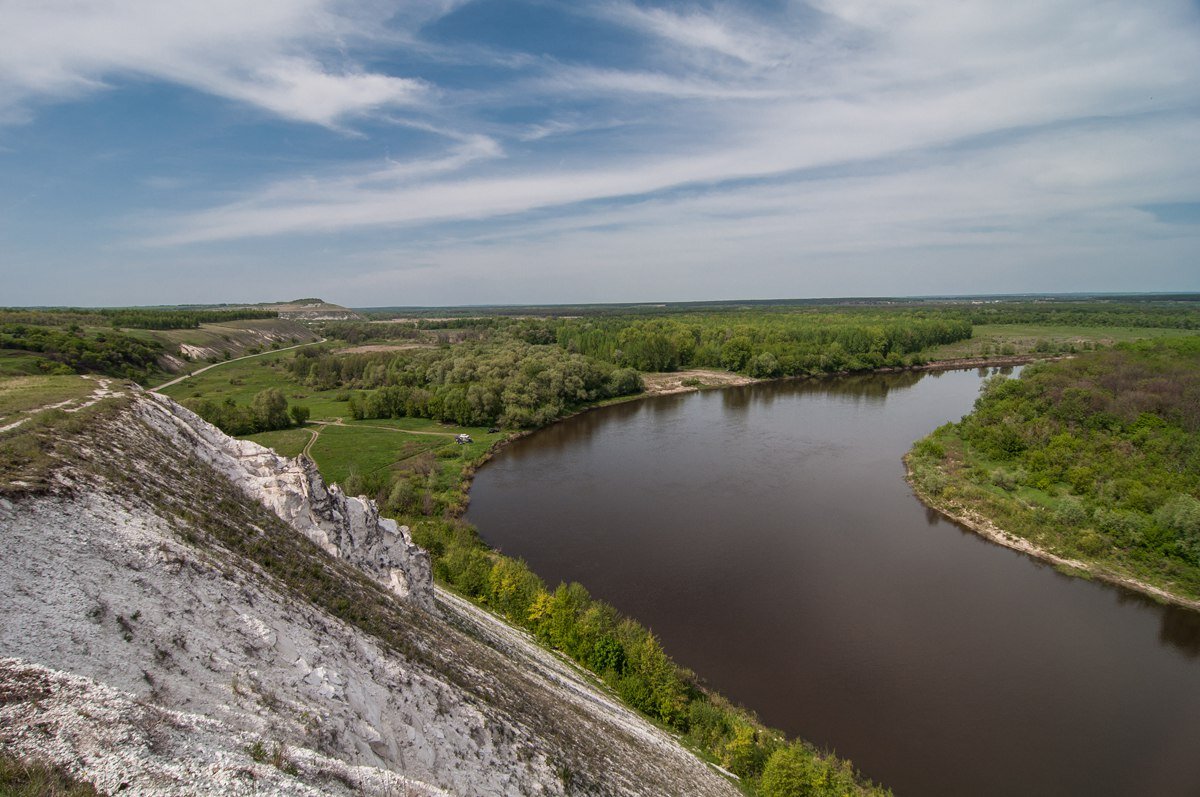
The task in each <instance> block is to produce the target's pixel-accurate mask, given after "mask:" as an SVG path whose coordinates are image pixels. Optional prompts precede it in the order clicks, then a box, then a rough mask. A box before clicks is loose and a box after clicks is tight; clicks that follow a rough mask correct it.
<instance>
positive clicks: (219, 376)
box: [162, 351, 350, 420]
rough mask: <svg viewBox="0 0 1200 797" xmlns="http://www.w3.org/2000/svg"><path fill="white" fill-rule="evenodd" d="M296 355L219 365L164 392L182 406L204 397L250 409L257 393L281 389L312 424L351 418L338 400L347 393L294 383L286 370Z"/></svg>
mask: <svg viewBox="0 0 1200 797" xmlns="http://www.w3.org/2000/svg"><path fill="white" fill-rule="evenodd" d="M292 354H293V352H290V351H283V352H271V353H269V354H264V355H262V356H261V357H252V358H250V359H248V360H239V361H237V362H229V363H225V364H222V365H218V366H217V367H216V368H211V369H209V370H207V371H205V372H204V373H202V374H197V375H195V376H191V377H188V378H187V379H185V380H184V381H182V382H180V383H179V384H177V385H172V386H171V387H169V388H166V389H164V390H163V391H162V392H163V393H165V394H166V395H168V396H170V397H171V398H173V399H175V400H176V401H180V402H186V401H187V400H188V399H189V398H198V397H201V396H203V397H204V398H210V399H215V400H216V401H224V400H225V399H227V398H232V399H233V400H234V401H235V402H236V403H237V404H240V405H246V404H249V403H250V401H251V399H253V398H254V396H255V395H256V394H257V393H259V392H261V391H263V390H266V389H267V388H271V387H277V388H279V389H280V390H282V391H283V394H284V396H285V397H286V398H287V400H288V403H289V404H301V405H303V406H305V407H308V408H309V410H310V411H311V413H312V415H311V416H310V417H311V418H312V420H336V419H338V418H348V417H349V416H350V406H349V404H348V403H347V402H345V401H338V400H337V397H338V396H339V395H346V391H345V390H324V391H320V390H310V389H309V388H307V387H305V386H303V385H301V384H298V383H297V382H296V381H294V380H293V379H292V377H291V374H289V373H288V372H287V370H286V366H285V363H286V362H287V360H289V359H290V358H291V357H292Z"/></svg>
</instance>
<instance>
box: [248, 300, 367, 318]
mask: <svg viewBox="0 0 1200 797" xmlns="http://www.w3.org/2000/svg"><path fill="white" fill-rule="evenodd" d="M247 306H248V307H256V308H257V307H261V308H263V309H264V310H265V309H271V310H278V311H279V317H280V318H290V319H293V320H296V321H357V320H359V319H361V318H362V316H361V315H360V314H358V313H356V312H354V311H353V310H351V309H350V308H348V307H342V306H341V305H340V304H331V303H330V302H327V301H325V300H323V299H293V300H292V301H290V302H268V303H264V304H255V305H247Z"/></svg>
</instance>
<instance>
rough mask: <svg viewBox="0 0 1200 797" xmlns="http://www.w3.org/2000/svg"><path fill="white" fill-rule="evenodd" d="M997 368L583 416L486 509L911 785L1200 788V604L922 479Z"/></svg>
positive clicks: (703, 396) (483, 481) (885, 773)
mask: <svg viewBox="0 0 1200 797" xmlns="http://www.w3.org/2000/svg"><path fill="white" fill-rule="evenodd" d="M983 375H984V374H983V372H982V371H974V370H972V371H953V372H943V373H929V374H924V375H922V374H911V373H909V374H893V375H875V376H869V377H852V378H844V379H831V380H821V381H791V382H778V383H771V384H762V385H752V386H749V387H745V388H729V389H725V390H721V391H711V392H704V393H691V394H685V395H678V396H664V397H660V398H654V399H647V400H644V401H639V402H634V403H629V404H622V405H616V406H613V407H609V408H605V409H602V410H597V411H593V412H588V413H584V414H582V415H579V416H576V417H574V418H571V419H569V420H567V421H565V422H563V423H560V424H556V425H554V426H552V427H549V428H547V429H544V430H542V431H540V432H538V433H536V434H534V435H531V436H529V437H527V438H524V439H522V440H518V441H516V442H515V443H514V444H513V445H511V446H509V447H508V448H507V449H505V450H504V451H503V452H501V454H500V455H499V456H498V457H497V458H496V459H495V460H493V461H492V462H491V463H489V464H488V465H487V466H485V467H484V468H483V469H482V470H481V471H480V472H479V474H478V475H477V476H476V479H475V483H474V486H473V487H472V490H471V509H470V513H469V519H470V520H471V521H472V522H474V523H475V524H476V525H477V526H478V527H479V529H480V532H481V533H482V535H483V536H484V538H485V539H486V540H487V541H488V542H489V543H491V544H493V545H495V546H497V547H499V548H500V549H501V550H503V551H504V552H505V553H508V554H510V555H513V556H519V557H522V558H524V559H525V560H526V561H528V562H529V564H530V566H531V567H532V568H533V569H534V570H535V571H536V572H537V573H538V574H539V575H541V576H542V577H543V578H544V579H546V580H547V581H548V582H550V583H552V584H553V583H556V582H557V581H559V580H576V581H580V582H582V583H583V584H584V585H585V586H587V587H588V589H589V590H590V591H591V592H592V594H593V595H595V596H597V597H600V598H603V599H604V600H607V601H609V602H610V603H612V604H614V605H615V606H617V607H618V608H619V609H621V610H622V611H623V612H625V613H627V614H629V615H631V616H633V617H636V618H637V619H638V620H640V621H641V622H643V623H644V624H646V625H648V626H649V627H650V628H652V629H653V630H654V632H655V633H657V634H658V635H660V636H661V638H662V640H663V643H664V645H665V647H666V649H667V650H668V651H669V652H670V653H671V654H672V656H674V657H675V659H676V660H677V661H679V662H681V663H683V664H684V665H686V666H688V667H690V668H691V669H693V670H695V671H696V672H697V673H698V674H699V675H700V676H702V677H703V678H704V679H706V680H707V681H708V682H709V683H710V684H711V685H712V686H714V687H715V688H716V689H718V690H719V691H721V692H723V693H724V694H726V695H727V696H729V697H731V698H732V699H733V700H735V701H737V702H740V703H742V704H744V705H746V706H748V707H750V708H752V709H753V710H755V711H756V712H757V713H758V714H759V715H760V716H761V717H762V719H763V720H764V721H765V722H766V723H767V724H769V725H771V726H774V727H778V728H782V729H784V730H785V731H787V732H788V733H789V734H796V735H800V736H803V737H805V738H807V739H809V740H811V741H813V742H815V743H817V744H818V745H820V746H823V747H826V748H830V749H834V750H836V751H837V752H838V753H840V754H842V755H845V756H848V757H849V758H851V759H853V760H854V762H855V763H856V764H857V765H858V766H859V767H860V768H861V769H863V770H864V771H865V772H866V773H867V774H869V775H870V776H872V777H874V778H876V779H877V780H880V781H882V782H884V783H885V784H887V785H888V786H891V787H892V788H893V789H895V790H896V793H897V794H899V795H947V796H949V795H1017V794H1021V795H1075V794H1079V795H1084V794H1087V795H1142V794H1146V795H1150V794H1154V795H1159V796H1160V797H1166V796H1167V795H1197V794H1200V614H1196V613H1192V612H1187V611H1184V610H1180V609H1174V608H1167V607H1162V606H1159V605H1157V604H1155V603H1153V602H1151V601H1149V600H1147V599H1144V598H1141V597H1139V596H1137V595H1135V594H1133V593H1130V592H1128V591H1125V590H1122V589H1118V588H1115V587H1110V586H1106V585H1101V584H1096V583H1091V582H1087V581H1083V580H1080V579H1072V578H1068V577H1066V576H1063V575H1061V574H1059V573H1057V572H1056V571H1055V570H1054V569H1053V568H1051V567H1049V566H1047V565H1044V564H1041V563H1039V562H1036V561H1034V560H1032V559H1030V558H1028V557H1026V556H1023V555H1021V554H1017V553H1015V552H1013V551H1009V550H1008V549H1005V548H1001V547H999V546H996V545H993V544H991V543H988V542H986V541H984V540H982V539H981V538H979V537H978V536H976V535H974V534H972V533H970V532H969V531H966V530H964V529H961V528H959V527H958V526H956V525H955V524H953V523H950V522H948V521H945V520H943V519H940V518H939V516H938V515H937V514H936V513H934V512H932V511H929V510H927V509H926V508H925V507H924V506H923V505H922V504H921V503H920V502H918V501H917V500H916V499H915V498H914V497H913V495H912V493H911V491H910V490H909V488H908V486H907V484H906V483H905V481H904V468H903V465H902V463H901V461H900V457H901V456H902V455H903V453H904V452H905V451H907V450H908V448H909V446H910V445H911V444H912V441H914V440H915V439H917V438H919V437H921V436H923V435H924V434H926V433H928V432H929V431H930V430H932V429H934V428H935V427H937V426H938V425H939V424H942V423H945V422H946V421H950V420H957V419H958V418H959V417H961V416H962V415H963V414H964V413H966V412H968V411H969V410H970V408H971V405H972V402H973V401H974V398H975V396H976V395H977V393H978V388H979V384H980V381H981V378H982V376H983Z"/></svg>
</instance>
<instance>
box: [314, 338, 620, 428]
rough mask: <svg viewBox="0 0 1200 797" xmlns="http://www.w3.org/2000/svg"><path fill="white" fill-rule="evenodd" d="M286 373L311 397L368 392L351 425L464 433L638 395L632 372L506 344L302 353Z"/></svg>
mask: <svg viewBox="0 0 1200 797" xmlns="http://www.w3.org/2000/svg"><path fill="white" fill-rule="evenodd" d="M290 370H291V373H292V375H293V376H294V377H295V378H296V379H297V380H298V381H300V382H301V383H303V384H304V385H306V386H307V387H310V388H314V389H317V390H328V389H332V388H350V389H362V390H368V391H370V392H366V393H355V394H351V396H350V412H351V414H352V415H353V416H354V417H355V418H358V419H362V418H399V417H404V416H413V417H422V418H434V419H436V420H442V421H448V422H451V423H457V424H460V425H463V426H489V425H492V424H501V425H503V426H506V427H512V428H521V427H532V426H543V425H545V424H547V423H549V422H551V421H553V420H554V419H556V418H559V417H562V415H564V414H565V413H567V412H569V411H570V410H572V409H574V408H576V407H579V406H581V405H584V404H588V403H591V402H595V401H598V400H601V399H605V398H610V397H614V396H625V395H631V394H634V393H638V392H640V391H641V390H642V382H641V378H640V377H639V376H638V374H637V372H635V371H633V370H631V369H627V368H618V367H616V366H614V365H612V364H607V363H603V362H601V361H598V360H595V359H593V358H590V357H584V356H582V355H579V354H570V353H568V352H566V351H564V350H563V349H561V348H559V347H556V346H534V345H531V344H528V343H524V342H522V341H519V340H514V339H512V338H500V339H496V340H494V341H491V342H488V343H464V344H460V345H458V346H455V347H452V348H438V349H421V350H411V351H402V352H372V353H363V354H344V355H339V354H337V353H330V352H322V351H320V350H318V349H301V350H300V351H298V352H297V353H296V355H295V357H294V358H293V359H292V360H291V363H290Z"/></svg>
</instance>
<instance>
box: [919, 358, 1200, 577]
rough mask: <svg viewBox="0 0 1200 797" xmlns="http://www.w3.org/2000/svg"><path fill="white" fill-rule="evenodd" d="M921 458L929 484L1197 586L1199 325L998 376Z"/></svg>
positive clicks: (1045, 535)
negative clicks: (1174, 335)
mask: <svg viewBox="0 0 1200 797" xmlns="http://www.w3.org/2000/svg"><path fill="white" fill-rule="evenodd" d="M912 461H913V463H914V464H915V465H916V466H918V467H917V468H916V470H915V471H914V473H915V474H916V476H917V477H919V478H920V479H921V482H920V484H919V486H920V487H921V488H922V489H923V490H924V491H926V492H928V493H930V494H932V495H933V496H934V497H941V498H950V499H952V500H955V501H958V502H962V501H967V502H969V503H972V505H977V506H978V507H979V508H980V510H981V511H983V512H984V514H986V515H987V516H989V517H993V518H994V519H996V522H997V524H998V525H1000V526H1001V527H1002V528H1005V529H1006V530H1008V531H1012V532H1015V533H1018V534H1022V535H1023V536H1031V537H1034V538H1035V539H1038V540H1040V541H1042V542H1048V543H1050V544H1052V545H1053V546H1055V547H1057V548H1058V549H1060V550H1062V551H1065V552H1067V553H1068V554H1070V555H1073V556H1077V557H1081V558H1085V559H1088V560H1091V561H1097V562H1102V563H1106V564H1113V565H1116V566H1118V567H1120V568H1123V569H1126V570H1131V571H1133V572H1136V573H1137V574H1138V575H1139V576H1140V577H1145V578H1149V579H1152V580H1154V581H1156V583H1160V584H1164V583H1165V584H1167V585H1169V587H1170V588H1173V589H1179V588H1182V589H1184V590H1185V591H1187V592H1188V593H1189V594H1191V595H1192V596H1193V597H1200V338H1182V339H1179V340H1173V341H1169V342H1168V341H1160V342H1154V343H1144V342H1143V343H1139V344H1125V345H1122V346H1119V347H1117V348H1116V349H1112V350H1107V351H1101V352H1095V353H1091V354H1084V355H1081V356H1079V357H1077V358H1074V359H1071V360H1065V361H1061V362H1056V363H1047V364H1042V365H1038V366H1036V367H1033V366H1031V367H1029V368H1028V369H1027V370H1026V371H1025V372H1024V373H1023V374H1022V376H1021V378H1020V379H1000V380H996V381H993V382H990V383H989V384H988V386H987V389H986V392H984V394H983V395H982V396H981V397H980V399H979V400H978V401H977V402H976V406H975V410H974V412H972V413H971V414H970V415H968V416H967V417H965V418H964V419H963V420H962V421H961V422H959V423H958V424H949V425H947V426H944V427H942V428H941V429H939V430H938V431H937V432H935V433H934V434H933V435H931V436H930V437H929V438H926V440H924V441H922V442H921V443H919V444H918V445H917V446H916V447H915V448H914V451H913V457H912ZM930 465H933V466H936V468H930V467H928V466H930Z"/></svg>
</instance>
